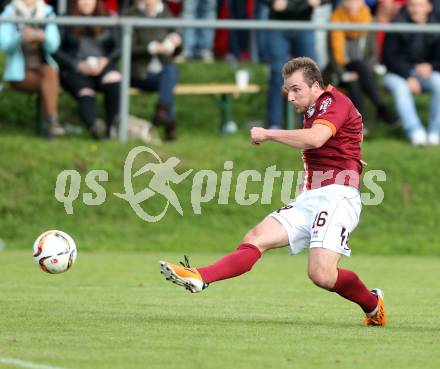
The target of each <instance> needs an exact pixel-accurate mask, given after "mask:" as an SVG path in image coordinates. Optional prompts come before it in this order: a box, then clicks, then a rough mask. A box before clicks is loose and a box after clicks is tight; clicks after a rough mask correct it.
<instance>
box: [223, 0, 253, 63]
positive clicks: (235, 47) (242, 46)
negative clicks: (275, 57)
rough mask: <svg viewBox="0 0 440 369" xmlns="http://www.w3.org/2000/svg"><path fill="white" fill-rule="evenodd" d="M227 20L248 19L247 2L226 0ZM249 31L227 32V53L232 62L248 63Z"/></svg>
mask: <svg viewBox="0 0 440 369" xmlns="http://www.w3.org/2000/svg"><path fill="white" fill-rule="evenodd" d="M227 3H228V13H229V19H249V18H251V17H250V16H249V13H251V11H252V9H249V4H248V1H247V0H228V1H227ZM249 38H250V37H249V31H246V30H234V29H231V30H229V52H230V57H231V58H232V60H233V61H249V60H250V51H249V44H250V42H249Z"/></svg>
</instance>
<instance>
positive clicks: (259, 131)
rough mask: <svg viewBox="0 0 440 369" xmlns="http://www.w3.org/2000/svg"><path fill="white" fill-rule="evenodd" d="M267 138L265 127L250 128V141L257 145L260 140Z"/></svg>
mask: <svg viewBox="0 0 440 369" xmlns="http://www.w3.org/2000/svg"><path fill="white" fill-rule="evenodd" d="M266 140H267V129H265V128H261V127H253V128H251V142H252V143H253V144H254V145H259V144H260V143H261V142H264V141H266Z"/></svg>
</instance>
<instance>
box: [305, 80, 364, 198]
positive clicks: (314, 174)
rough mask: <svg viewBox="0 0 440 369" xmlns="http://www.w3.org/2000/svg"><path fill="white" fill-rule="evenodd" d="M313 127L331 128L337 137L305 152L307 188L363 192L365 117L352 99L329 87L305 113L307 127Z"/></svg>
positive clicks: (334, 136)
mask: <svg viewBox="0 0 440 369" xmlns="http://www.w3.org/2000/svg"><path fill="white" fill-rule="evenodd" d="M313 124H324V125H326V126H327V127H329V128H330V129H331V130H332V132H333V136H332V137H330V139H329V140H328V141H327V142H326V143H325V144H324V145H323V146H322V147H320V148H318V149H308V150H303V161H304V168H305V180H304V189H308V190H310V189H315V188H320V187H324V186H328V185H330V184H335V183H336V184H341V185H346V186H353V187H356V188H358V189H359V182H360V175H361V172H362V164H361V143H362V116H361V114H360V113H359V111H358V110H357V109H356V108H355V106H354V105H353V103H352V102H351V100H350V99H349V98H348V97H347V96H345V95H344V94H343V93H341V92H339V91H338V90H337V89H336V88H334V87H333V86H331V85H329V86H328V87H327V89H326V90H325V92H324V93H323V94H322V95H321V96H320V97H319V98H318V100H316V102H315V103H314V104H313V105H312V106H310V107H309V109H308V110H307V112H306V113H305V114H304V128H311V127H312V125H313Z"/></svg>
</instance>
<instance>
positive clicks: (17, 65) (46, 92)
mask: <svg viewBox="0 0 440 369" xmlns="http://www.w3.org/2000/svg"><path fill="white" fill-rule="evenodd" d="M2 17H5V18H15V17H19V18H26V19H44V18H54V17H55V14H54V12H53V9H52V7H51V6H49V5H46V4H45V3H44V1H43V0H13V1H11V2H10V4H9V5H7V6H6V8H5V9H4V11H3V13H2ZM59 45H60V35H59V32H58V27H57V26H56V25H55V24H51V23H49V24H47V25H46V26H34V25H28V24H18V25H17V24H12V23H2V24H0V48H1V50H2V51H3V52H4V53H5V54H6V66H5V72H4V76H3V79H4V80H5V81H8V82H10V85H11V87H12V88H13V89H15V90H18V91H23V92H26V93H38V94H39V95H40V97H41V107H42V109H43V114H44V130H45V134H46V135H47V137H48V138H51V137H54V136H59V135H62V134H64V129H63V127H61V125H60V124H59V122H58V94H59V83H58V67H57V65H56V63H55V60H54V59H53V58H52V54H53V53H54V52H56V51H57V49H58V47H59Z"/></svg>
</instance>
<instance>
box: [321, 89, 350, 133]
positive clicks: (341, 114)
mask: <svg viewBox="0 0 440 369" xmlns="http://www.w3.org/2000/svg"><path fill="white" fill-rule="evenodd" d="M348 108H349V106H348V104H342V103H341V102H338V100H336V99H335V97H334V96H333V95H327V96H325V97H324V98H323V99H322V100H321V101H320V103H319V104H318V106H317V109H318V113H317V114H316V118H315V120H314V121H313V124H323V125H325V126H327V127H329V128H330V129H331V130H332V134H333V136H334V135H335V134H336V132H337V131H338V130H339V129H340V128H341V127H342V126H343V125H344V123H345V121H346V119H347V116H348V113H349V112H348Z"/></svg>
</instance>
